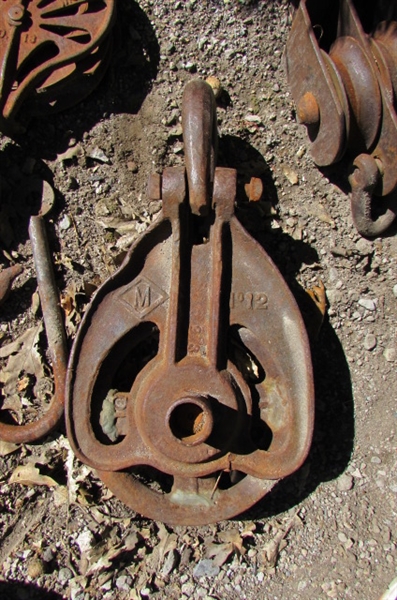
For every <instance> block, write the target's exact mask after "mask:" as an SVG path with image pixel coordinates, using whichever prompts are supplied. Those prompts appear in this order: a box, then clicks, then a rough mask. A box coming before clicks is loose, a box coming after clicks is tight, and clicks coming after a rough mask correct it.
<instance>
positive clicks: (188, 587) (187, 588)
mask: <svg viewBox="0 0 397 600" xmlns="http://www.w3.org/2000/svg"><path fill="white" fill-rule="evenodd" d="M181 591H182V594H186V596H188V597H189V598H190V597H191V596H193V592H194V584H193V583H192V582H191V581H189V582H187V583H184V584H183V585H182V587H181Z"/></svg>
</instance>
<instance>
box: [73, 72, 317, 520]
mask: <svg viewBox="0 0 397 600" xmlns="http://www.w3.org/2000/svg"><path fill="white" fill-rule="evenodd" d="M182 122H183V134H184V142H185V156H186V168H185V167H172V168H167V169H165V170H164V172H163V174H162V177H161V178H160V177H159V176H158V177H156V178H154V179H151V186H152V188H154V187H156V185H157V186H158V191H159V192H160V194H159V195H160V196H161V198H162V202H163V208H162V212H161V215H160V217H159V218H158V219H157V220H156V222H155V223H154V224H153V225H152V226H151V227H150V228H149V229H148V230H147V231H146V232H145V233H144V234H143V235H142V236H141V237H140V239H139V240H138V241H137V242H136V243H135V244H134V246H133V247H132V248H131V250H130V251H129V253H128V256H127V258H126V259H125V261H124V263H123V265H122V266H121V268H120V269H119V270H118V271H117V272H116V273H115V274H114V275H113V276H111V277H110V278H109V279H108V280H107V281H106V282H105V283H104V284H103V286H102V287H101V288H100V289H99V290H98V292H97V293H96V295H95V297H94V299H93V300H92V302H91V304H90V306H89V308H88V310H87V312H86V314H85V317H84V320H83V322H82V324H81V328H80V330H79V333H78V336H77V338H76V340H75V343H74V346H73V349H72V354H71V359H70V363H69V367H68V377H67V393H66V396H67V401H66V418H67V430H68V436H69V439H70V442H71V444H72V447H73V448H74V450H75V452H76V454H77V456H78V457H79V458H80V459H81V460H82V461H84V462H85V463H87V464H89V465H90V466H92V467H93V468H95V469H97V470H98V473H99V476H100V478H101V479H102V480H103V481H104V482H105V484H106V485H108V486H109V488H110V489H111V490H112V491H113V492H114V493H115V494H116V495H117V496H118V497H119V498H120V499H121V500H122V501H123V502H124V503H125V504H127V505H128V506H130V507H131V508H133V509H134V510H136V511H138V512H139V513H141V514H143V515H145V516H148V517H150V518H154V519H157V520H161V521H165V522H167V523H172V524H185V525H187V524H190V525H198V524H205V523H209V522H213V521H218V520H221V519H225V518H229V517H232V516H233V515H236V514H239V513H241V512H242V511H244V510H246V509H247V508H249V507H250V506H252V505H253V504H254V503H255V502H257V501H258V500H259V499H260V498H262V497H263V496H264V495H265V494H266V493H268V492H269V491H270V490H271V488H272V487H273V486H274V485H275V483H276V482H277V481H278V480H280V479H281V478H284V477H286V476H288V475H289V474H291V473H292V472H294V471H295V470H296V469H298V468H299V467H300V466H301V464H302V463H303V461H304V460H305V458H306V455H307V453H308V450H309V447H310V443H311V437H312V428H313V410H314V407H313V379H312V368H311V360H310V350H309V344H308V339H307V335H306V330H305V327H304V324H303V321H302V317H301V315H300V312H299V309H298V307H297V305H296V303H295V300H294V298H293V296H292V294H291V292H290V290H289V288H288V286H287V285H286V283H285V281H284V280H283V278H282V276H281V274H280V273H279V271H278V270H277V268H276V267H275V265H274V264H273V262H272V261H271V259H270V258H269V256H268V255H267V254H266V253H265V251H264V250H263V248H262V247H261V246H260V245H259V244H258V243H257V242H256V241H254V240H253V239H252V238H251V236H250V235H249V234H248V233H247V232H246V231H245V230H244V229H243V227H242V226H241V224H240V223H239V221H238V220H237V219H236V217H235V215H234V203H235V195H236V171H235V170H234V169H226V168H215V164H216V110H215V101H214V96H213V92H212V90H211V88H210V87H209V86H208V85H207V84H206V83H204V82H203V81H200V80H197V81H193V82H191V83H189V84H188V85H187V87H186V88H185V92H184V98H183V110H182Z"/></svg>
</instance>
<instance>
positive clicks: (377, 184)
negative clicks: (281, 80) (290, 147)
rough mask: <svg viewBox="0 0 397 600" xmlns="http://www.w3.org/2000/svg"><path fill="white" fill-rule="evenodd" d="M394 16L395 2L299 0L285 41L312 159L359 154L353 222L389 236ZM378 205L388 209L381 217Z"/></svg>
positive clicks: (393, 174) (393, 180) (395, 179)
mask: <svg viewBox="0 0 397 600" xmlns="http://www.w3.org/2000/svg"><path fill="white" fill-rule="evenodd" d="M393 19H394V20H393ZM395 19H397V9H396V6H395V3H390V4H389V3H384V2H383V3H382V2H372V1H371V2H370V3H369V2H363V3H361V4H360V3H359V2H354V1H353V0H338V2H333V3H331V2H324V3H318V2H315V1H314V0H301V2H300V5H299V8H298V10H297V13H296V16H295V20H294V23H293V26H292V31H291V34H290V38H289V40H288V44H287V69H288V78H289V82H290V86H291V90H292V94H293V97H294V100H295V102H296V105H297V116H298V120H299V121H300V122H301V123H303V124H304V125H306V127H307V130H308V134H309V138H310V141H311V153H312V156H313V158H314V160H315V162H316V163H317V164H318V165H319V166H329V165H331V164H333V163H335V162H337V161H338V160H340V159H341V158H342V156H343V155H344V154H345V153H346V152H348V153H349V154H350V155H352V156H353V172H352V175H351V177H350V179H349V180H350V184H351V188H352V194H351V209H352V216H353V221H354V223H355V225H356V227H357V229H358V231H359V232H360V233H361V234H362V235H365V236H370V237H371V236H376V235H379V234H381V233H383V232H384V231H385V230H386V229H387V228H388V227H389V226H390V225H391V223H392V222H393V221H394V219H395V217H396V210H397V206H396V190H397V170H396V168H395V154H396V150H397V112H396V110H397V77H396V73H397V21H396V20H395ZM377 208H381V209H382V208H383V214H381V215H375V214H374V209H375V210H376V209H377Z"/></svg>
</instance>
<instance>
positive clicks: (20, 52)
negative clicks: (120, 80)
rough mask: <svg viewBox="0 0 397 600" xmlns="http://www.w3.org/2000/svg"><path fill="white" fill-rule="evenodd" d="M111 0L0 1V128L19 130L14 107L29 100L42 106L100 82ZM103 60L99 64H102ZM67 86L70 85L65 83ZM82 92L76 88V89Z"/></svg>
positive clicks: (76, 96) (73, 98) (78, 95)
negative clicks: (71, 91)
mask: <svg viewBox="0 0 397 600" xmlns="http://www.w3.org/2000/svg"><path fill="white" fill-rule="evenodd" d="M114 16H115V2H114V0H66V1H63V0H20V1H18V0H3V2H2V3H1V7H0V57H1V63H2V64H1V74H0V107H1V123H0V125H1V128H2V130H3V131H5V132H6V133H13V132H17V131H18V129H20V128H19V127H18V123H17V115H18V112H19V111H20V110H21V109H22V108H23V107H24V105H26V106H30V105H31V104H33V106H34V110H36V112H46V110H50V108H51V107H53V106H55V105H56V103H57V100H58V96H57V94H56V93H55V94H54V91H55V92H56V91H57V90H58V93H59V94H60V96H61V99H62V101H61V102H60V103H59V107H60V108H63V107H64V106H65V104H66V103H67V102H66V99H67V98H68V94H67V91H66V89H65V85H67V84H68V83H70V82H71V81H73V93H71V94H70V96H69V100H70V104H72V103H74V102H76V101H77V100H79V99H81V97H84V96H85V95H86V94H87V93H88V91H89V90H90V89H92V88H93V87H94V86H95V85H96V84H97V82H98V80H99V76H100V75H101V72H102V71H103V69H101V67H102V66H104V65H105V64H106V60H107V54H108V50H109V44H106V43H105V44H104V42H105V41H106V39H107V37H108V34H109V31H110V29H111V26H112V24H113V21H114ZM102 63H103V64H102ZM67 88H68V89H69V91H70V87H69V85H67ZM79 92H80V93H79Z"/></svg>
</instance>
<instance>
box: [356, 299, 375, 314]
mask: <svg viewBox="0 0 397 600" xmlns="http://www.w3.org/2000/svg"><path fill="white" fill-rule="evenodd" d="M358 303H359V305H360V306H362V307H363V308H365V310H370V311H371V312H373V311H374V310H376V304H375V302H374V301H373V300H371V299H370V298H360V300H359V301H358Z"/></svg>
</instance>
